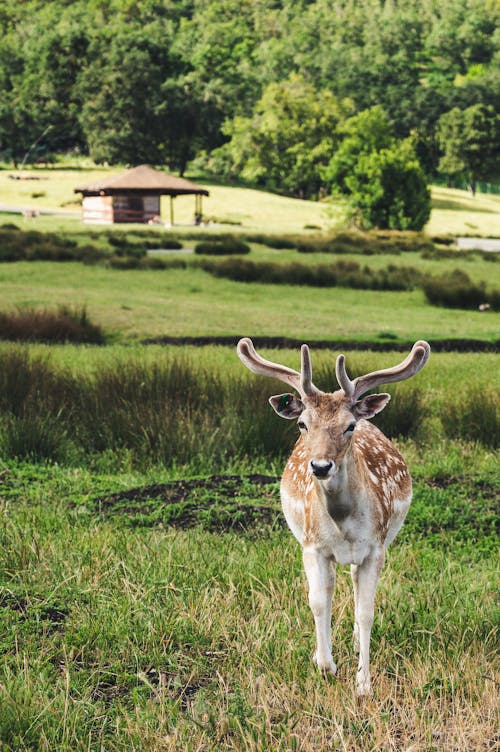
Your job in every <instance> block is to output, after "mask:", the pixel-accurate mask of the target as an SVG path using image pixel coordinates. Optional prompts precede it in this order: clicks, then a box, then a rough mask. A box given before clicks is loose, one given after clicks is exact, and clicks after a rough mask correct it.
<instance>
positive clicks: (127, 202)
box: [75, 165, 209, 225]
mask: <svg viewBox="0 0 500 752" xmlns="http://www.w3.org/2000/svg"><path fill="white" fill-rule="evenodd" d="M75 193H81V194H82V219H83V221H84V222H88V223H93V224H112V223H114V222H140V223H148V222H156V221H159V218H160V196H170V224H171V225H173V224H174V209H173V199H174V198H175V197H176V196H187V195H194V197H195V209H194V221H195V222H197V221H199V219H201V215H202V203H201V202H202V196H208V195H209V193H208V191H207V190H205V188H201V187H200V186H199V185H195V184H194V183H191V182H189V180H184V178H178V177H175V176H174V175H167V174H166V173H164V172H160V171H159V170H155V169H153V168H152V167H148V166H147V165H140V166H139V167H134V168H132V169H131V170H127V171H126V172H124V173H122V174H121V175H115V176H113V177H111V178H107V179H105V180H102V181H99V182H98V183H92V184H91V185H86V186H84V187H83V188H75Z"/></svg>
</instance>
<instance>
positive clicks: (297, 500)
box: [281, 485, 374, 564]
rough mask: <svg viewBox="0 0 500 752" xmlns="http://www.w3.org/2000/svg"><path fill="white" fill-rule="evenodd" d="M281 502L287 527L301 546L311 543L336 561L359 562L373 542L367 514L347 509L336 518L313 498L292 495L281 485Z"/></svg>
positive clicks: (341, 562)
mask: <svg viewBox="0 0 500 752" xmlns="http://www.w3.org/2000/svg"><path fill="white" fill-rule="evenodd" d="M281 503H282V507H283V513H284V515H285V519H286V521H287V524H288V527H289V528H290V530H291V531H292V533H293V535H294V536H295V537H296V538H297V540H298V541H299V543H300V544H301V545H302V546H314V548H315V549H316V550H318V551H320V552H321V553H322V554H323V555H324V556H325V557H327V558H332V559H334V560H335V561H336V562H338V563H339V564H361V563H362V562H363V561H364V560H365V559H366V557H367V556H368V554H369V553H370V551H371V549H372V548H373V545H374V540H373V531H372V526H371V524H370V519H369V515H368V514H366V513H363V512H362V511H361V512H359V511H358V512H356V513H354V512H348V511H346V509H345V507H344V508H343V509H342V512H341V513H340V514H339V517H338V519H337V521H335V519H334V518H333V517H332V515H331V514H330V513H329V512H328V510H327V508H326V507H325V505H323V504H321V503H320V502H319V499H317V497H316V498H314V497H313V498H307V497H306V498H304V497H301V496H295V495H294V494H293V493H290V491H289V490H288V489H287V488H286V486H283V485H282V487H281Z"/></svg>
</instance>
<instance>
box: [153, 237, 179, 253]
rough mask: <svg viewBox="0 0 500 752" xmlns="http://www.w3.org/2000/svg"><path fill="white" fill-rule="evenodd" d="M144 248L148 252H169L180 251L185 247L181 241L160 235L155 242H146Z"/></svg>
mask: <svg viewBox="0 0 500 752" xmlns="http://www.w3.org/2000/svg"><path fill="white" fill-rule="evenodd" d="M144 247H145V248H147V249H148V250H151V249H153V248H163V249H165V250H167V251H179V250H180V249H181V248H182V247H183V245H182V243H181V242H180V240H177V239H176V238H165V237H163V235H158V237H157V238H156V239H155V240H146V241H145V243H144Z"/></svg>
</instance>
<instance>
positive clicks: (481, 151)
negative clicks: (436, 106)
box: [437, 103, 500, 192]
mask: <svg viewBox="0 0 500 752" xmlns="http://www.w3.org/2000/svg"><path fill="white" fill-rule="evenodd" d="M437 138H438V141H439V144H440V147H441V150H442V152H443V156H442V157H441V160H440V162H439V171H440V172H443V173H445V174H447V175H462V176H464V177H465V178H466V179H467V181H468V182H469V184H470V186H471V189H472V191H473V192H475V186H476V183H477V181H478V180H481V179H483V180H488V179H491V178H496V177H497V175H498V162H499V159H500V113H497V112H495V109H494V107H493V106H491V105H485V104H482V103H480V104H475V105H472V106H471V107H467V108H466V109H464V110H461V109H459V108H458V107H455V108H453V109H452V110H450V111H449V112H446V113H445V114H444V115H442V116H441V117H440V119H439V123H438V130H437Z"/></svg>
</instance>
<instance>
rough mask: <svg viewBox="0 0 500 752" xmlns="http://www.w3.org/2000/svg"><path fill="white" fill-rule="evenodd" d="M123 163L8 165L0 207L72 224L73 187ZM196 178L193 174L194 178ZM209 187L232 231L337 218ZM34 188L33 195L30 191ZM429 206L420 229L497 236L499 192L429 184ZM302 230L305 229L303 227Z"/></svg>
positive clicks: (333, 209)
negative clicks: (52, 213)
mask: <svg viewBox="0 0 500 752" xmlns="http://www.w3.org/2000/svg"><path fill="white" fill-rule="evenodd" d="M123 169H124V168H117V167H114V168H96V167H95V166H92V165H90V164H89V165H88V166H87V167H85V166H82V167H81V168H79V169H74V170H72V169H63V168H59V169H55V168H48V169H43V168H39V169H34V170H27V171H24V173H23V174H24V175H26V176H34V177H36V178H38V179H37V180H12V179H11V178H10V177H9V176H10V175H18V174H19V173H18V172H16V171H15V170H13V169H3V170H0V205H3V206H6V207H9V206H11V207H17V206H23V207H28V208H35V209H36V208H38V209H46V210H48V209H51V210H56V211H62V212H66V213H67V216H66V217H64V216H63V217H47V216H39V217H37V218H36V219H35V220H32V219H31V220H20V221H21V222H22V225H23V227H33V226H35V227H37V228H38V227H44V228H46V229H66V230H67V229H71V228H73V229H78V226H79V224H80V220H79V219H78V217H71V216H70V215H71V213H74V212H79V208H80V207H79V203H78V201H79V197H80V194H75V193H74V188H76V187H81V186H84V185H87V184H90V183H92V182H94V181H95V180H98V179H99V178H101V177H103V176H104V177H108V176H111V175H114V174H118V173H120V172H122V171H123ZM194 179H195V180H197V179H196V176H195V178H194ZM197 182H200V183H201V184H202V185H204V187H206V188H207V189H208V190H209V191H210V196H209V197H208V198H206V199H205V198H204V203H203V211H204V214H205V215H206V216H209V217H216V218H217V219H218V220H222V221H229V222H240V223H241V225H224V224H222V225H220V226H219V229H220V228H221V227H222V228H224V227H226V229H231V230H234V231H236V232H237V231H238V230H239V229H243V230H259V231H265V232H271V233H297V232H299V233H303V232H304V228H305V226H306V225H313V226H317V227H319V228H321V229H326V228H328V227H332V226H336V225H338V224H339V223H341V222H342V221H343V216H344V207H343V205H342V203H333V204H332V203H326V202H325V203H317V202H313V201H300V200H298V199H291V198H286V197H283V196H277V195H274V194H270V193H266V192H264V191H258V190H255V189H251V188H245V187H226V186H220V185H214V184H209V183H205V182H204V181H203V180H202V179H201V180H200V181H197ZM34 193H35V194H36V193H40V194H42V195H40V196H39V197H37V198H34V197H33V195H32V194H34ZM432 200H433V211H432V215H431V219H430V222H429V223H428V225H427V227H426V231H427V232H428V233H429V234H431V235H434V234H454V235H455V234H456V235H460V234H465V235H476V234H477V235H481V236H489V235H493V236H500V197H499V196H494V195H490V194H477V195H476V196H475V197H472V196H471V195H470V194H469V193H467V192H466V191H460V190H455V189H450V188H442V187H436V186H435V187H433V188H432ZM193 215H194V201H193V198H192V197H191V196H188V197H180V198H177V199H176V200H175V220H176V223H178V224H179V225H180V226H182V225H192V220H193ZM162 216H163V217H164V218H165V219H168V217H169V206H168V198H163V199H162ZM305 232H306V233H307V231H305Z"/></svg>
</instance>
